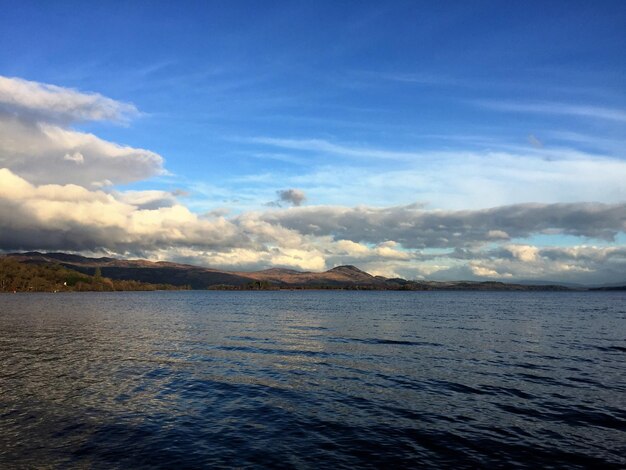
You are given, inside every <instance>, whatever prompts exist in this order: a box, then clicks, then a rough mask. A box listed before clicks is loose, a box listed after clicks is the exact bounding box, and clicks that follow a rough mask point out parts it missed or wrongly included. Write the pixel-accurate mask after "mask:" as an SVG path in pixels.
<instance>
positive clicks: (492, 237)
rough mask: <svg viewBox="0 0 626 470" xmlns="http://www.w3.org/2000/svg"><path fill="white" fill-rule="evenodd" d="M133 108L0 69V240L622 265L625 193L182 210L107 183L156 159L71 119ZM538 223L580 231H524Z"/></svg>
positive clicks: (597, 276)
mask: <svg viewBox="0 0 626 470" xmlns="http://www.w3.org/2000/svg"><path fill="white" fill-rule="evenodd" d="M136 114H138V112H137V110H136V108H135V107H134V106H132V105H129V104H125V103H120V102H117V101H114V100H111V99H109V98H105V97H103V96H101V95H98V94H89V93H81V92H78V91H75V90H69V89H66V88H60V87H56V86H52V85H45V84H39V83H35V82H28V81H25V80H21V79H15V78H4V77H0V249H1V250H5V251H17V250H70V251H89V252H107V253H110V254H113V255H116V254H117V255H121V256H126V255H129V256H130V255H135V256H137V255H139V256H146V257H150V258H153V259H170V260H180V261H188V262H193V263H196V264H205V265H211V266H214V267H220V268H230V269H255V268H265V267H268V266H272V265H273V266H287V267H295V268H301V269H309V270H322V269H327V268H330V267H332V266H333V265H338V264H347V263H350V264H357V265H359V266H361V267H363V268H364V269H366V270H370V271H371V272H374V273H376V274H382V275H387V276H398V275H401V276H404V277H408V278H423V277H431V278H455V279H459V278H473V279H485V278H504V279H520V278H531V279H541V278H544V279H545V278H553V279H562V280H571V281H584V282H609V281H622V280H624V277H626V276H624V274H623V273H625V272H626V248H624V247H621V246H607V244H611V243H615V240H616V237H619V236H620V234H623V233H624V232H626V203H614V204H603V203H567V204H566V203H559V204H529V203H527V204H511V205H506V206H500V207H493V208H489V209H478V210H427V209H425V207H424V206H422V205H419V204H413V205H402V206H396V207H386V208H374V207H368V206H358V207H342V206H309V207H298V206H301V204H302V203H303V202H304V200H305V199H306V196H305V193H304V191H302V190H300V189H294V188H291V189H285V190H279V191H277V194H278V198H279V199H278V201H277V203H278V204H275V205H281V204H290V205H292V206H294V207H290V208H275V209H271V210H266V211H250V212H245V213H240V214H237V215H233V216H227V215H226V213H220V212H219V211H213V212H212V213H209V214H205V215H200V214H197V213H195V212H193V211H191V210H190V209H189V208H187V207H185V206H184V205H183V204H181V202H180V201H179V197H180V196H185V195H186V194H185V193H184V192H183V191H175V192H167V191H159V190H148V191H118V190H115V185H117V184H120V183H126V182H130V181H136V180H142V179H146V178H149V177H151V176H153V175H157V174H159V173H161V172H163V171H164V170H163V159H162V158H161V157H160V156H159V155H157V154H155V153H153V152H150V151H148V150H143V149H136V148H132V147H127V146H123V145H119V144H116V143H113V142H108V141H105V140H102V139H100V138H98V137H96V136H95V135H92V134H87V133H84V132H80V131H77V130H75V129H73V128H72V127H71V126H72V124H73V123H78V122H82V121H86V120H113V121H120V120H124V119H128V118H129V117H132V116H133V115H136ZM291 143H292V144H293V145H295V144H294V143H293V142H291ZM316 145H317V144H316ZM330 150H332V151H333V152H339V151H342V152H343V151H345V149H343V148H339V149H337V148H334V147H333V148H331V149H330ZM353 156H355V157H356V156H360V155H353ZM384 156H385V157H388V155H384ZM401 156H403V155H401ZM393 157H397V155H393ZM537 235H542V236H551V237H558V236H564V235H567V236H570V237H577V238H578V239H579V241H580V243H579V244H577V245H576V246H568V247H559V246H556V247H540V246H534V245H533V244H531V243H530V242H524V241H523V240H529V239H532V237H534V236H537ZM593 243H596V245H594V244H593ZM620 276H622V277H621V278H620Z"/></svg>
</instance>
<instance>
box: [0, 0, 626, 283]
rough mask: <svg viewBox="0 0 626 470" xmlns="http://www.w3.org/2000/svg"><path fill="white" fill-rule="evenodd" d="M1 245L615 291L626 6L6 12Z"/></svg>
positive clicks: (624, 267) (624, 139)
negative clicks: (601, 287)
mask: <svg viewBox="0 0 626 470" xmlns="http://www.w3.org/2000/svg"><path fill="white" fill-rule="evenodd" d="M0 11H1V12H2V13H1V14H0V44H1V47H0V250H2V251H5V252H11V251H24V250H41V251H68V252H77V253H83V254H86V255H103V254H104V255H109V256H118V257H125V258H137V257H141V258H147V259H151V260H170V261H181V262H188V263H192V264H199V265H203V266H210V267H215V268H221V269H229V270H237V271H245V270H255V269H263V268H269V267H274V266H276V267H287V268H295V269H301V270H312V271H321V270H325V269H330V268H332V267H334V266H337V265H341V264H354V265H356V266H359V267H360V268H362V269H364V270H366V271H368V272H371V273H374V274H380V275H384V276H389V277H396V276H401V277H405V278H407V279H441V280H446V279H469V280H494V279H497V280H504V281H517V280H548V281H559V282H572V283H582V284H603V283H620V282H624V281H626V4H624V2H621V1H615V2H611V1H602V2H591V1H587V2H576V1H566V2H559V1H553V2H488V1H473V2H419V1H407V2H402V1H390V2H367V1H358V2H357V1H340V2H337V1H332V2H323V1H320V2H297V1H292V2H252V1H250V2H234V1H233V2H217V1H216V2H205V1H202V2H189V1H188V2H176V3H174V2H157V1H150V2H140V1H136V2H114V1H111V2H85V1H81V2H72V1H64V2H46V1H40V2H28V1H9V2H7V1H2V0H0Z"/></svg>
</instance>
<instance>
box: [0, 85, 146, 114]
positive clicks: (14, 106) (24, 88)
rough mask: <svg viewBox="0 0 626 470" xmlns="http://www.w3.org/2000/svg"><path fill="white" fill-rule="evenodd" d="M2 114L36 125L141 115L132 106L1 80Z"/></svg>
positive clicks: (105, 99)
mask: <svg viewBox="0 0 626 470" xmlns="http://www.w3.org/2000/svg"><path fill="white" fill-rule="evenodd" d="M0 110H4V111H5V112H9V113H11V114H13V115H18V116H21V117H23V118H26V119H28V120H35V121H48V122H49V121H62V122H64V123H69V122H80V121H126V120H127V119H129V118H131V117H134V116H136V115H138V114H139V112H138V110H137V108H136V107H135V106H134V105H132V104H129V103H121V102H119V101H115V100H112V99H110V98H106V97H104V96H102V95H100V94H98V93H83V92H79V91H76V90H72V89H70V88H62V87H59V86H55V85H48V84H45V83H39V82H32V81H28V80H23V79H21V78H10V77H3V76H0Z"/></svg>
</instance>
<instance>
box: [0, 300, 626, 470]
mask: <svg viewBox="0 0 626 470" xmlns="http://www.w3.org/2000/svg"><path fill="white" fill-rule="evenodd" d="M625 456H626V296H625V295H624V294H623V293H616V292H614V293H489V292H469V293H461V292H450V293H446V292H342V291H333V292H313V291H306V292H234V293H233V292H163V293H154V292H150V293H131V292H125V293H101V294H97V293H85V294H81V293H71V294H28V295H19V294H18V295H2V296H0V467H2V468H31V467H46V468H68V467H81V468H82V467H91V468H107V469H108V468H138V467H150V468H154V467H163V468H166V467H167V468H199V467H210V466H222V467H233V466H235V467H259V466H261V467H273V468H274V467H298V468H319V467H331V466H332V467H335V468H354V467H369V466H371V467H390V466H396V467H415V466H439V467H441V466H447V467H453V468H463V467H492V468H493V467H513V466H519V467H537V466H538V465H541V466H542V467H550V466H552V467H567V468H576V467H592V466H602V467H604V468H607V467H624V466H626V457H625Z"/></svg>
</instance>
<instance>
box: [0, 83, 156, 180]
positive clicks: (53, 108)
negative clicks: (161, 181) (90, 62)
mask: <svg viewBox="0 0 626 470" xmlns="http://www.w3.org/2000/svg"><path fill="white" fill-rule="evenodd" d="M136 113H137V111H136V109H135V107H134V106H132V105H129V104H125V103H120V102H117V101H114V100H111V99H109V98H105V97H103V96H101V95H97V94H85V93H80V92H77V91H74V90H69V89H66V88H61V87H56V86H52V85H43V84H40V83H36V82H29V81H25V80H20V79H16V78H6V77H0V168H2V167H4V168H8V169H10V170H11V171H12V172H13V173H15V174H17V175H20V176H22V177H24V178H26V179H27V180H28V181H30V182H32V183H36V184H41V183H44V184H45V183H58V184H67V183H73V184H80V185H83V186H90V185H91V186H93V187H98V186H103V185H106V184H107V182H111V183H112V184H117V183H129V182H132V181H137V180H141V179H144V178H148V177H150V176H153V175H157V174H160V173H162V172H163V159H162V158H161V156H159V155H157V154H156V153H154V152H150V151H148V150H144V149H137V148H132V147H128V146H122V145H118V144H115V143H113V142H108V141H106V140H102V139H100V138H98V137H96V136H95V135H93V134H88V133H84V132H79V131H76V130H74V129H72V128H70V127H69V126H70V125H71V123H74V122H80V121H85V120H123V119H125V118H126V117H128V116H132V115H134V114H136Z"/></svg>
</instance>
